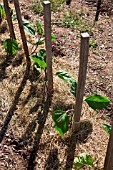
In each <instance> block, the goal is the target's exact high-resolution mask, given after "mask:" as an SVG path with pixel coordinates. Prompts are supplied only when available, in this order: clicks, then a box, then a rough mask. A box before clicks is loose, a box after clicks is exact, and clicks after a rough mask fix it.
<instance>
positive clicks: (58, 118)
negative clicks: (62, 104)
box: [52, 70, 110, 136]
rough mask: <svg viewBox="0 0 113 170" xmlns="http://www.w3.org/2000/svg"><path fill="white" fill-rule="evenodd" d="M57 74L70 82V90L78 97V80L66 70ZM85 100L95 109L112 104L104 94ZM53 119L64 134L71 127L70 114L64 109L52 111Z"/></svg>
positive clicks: (94, 95)
mask: <svg viewBox="0 0 113 170" xmlns="http://www.w3.org/2000/svg"><path fill="white" fill-rule="evenodd" d="M56 75H57V76H58V77H59V78H61V79H62V80H63V81H65V82H66V83H68V84H70V92H71V93H72V94H73V95H74V97H76V89H77V81H76V80H75V78H74V77H73V76H71V75H70V74H69V73H68V72H66V71H65V70H60V71H58V72H57V73H56ZM84 101H85V102H86V103H87V104H88V105H89V107H91V108H92V109H93V110H102V109H103V108H105V107H107V106H108V105H109V104H110V100H109V99H108V98H106V97H104V96H102V95H99V94H93V95H91V96H88V97H85V98H84ZM52 119H53V121H54V123H55V125H54V127H55V129H56V130H57V131H58V132H59V133H60V135H61V136H63V135H64V134H65V133H66V132H67V131H68V129H69V115H66V113H65V112H64V111H62V110H56V111H54V112H53V113H52Z"/></svg>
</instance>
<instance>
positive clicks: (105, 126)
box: [102, 124, 111, 136]
mask: <svg viewBox="0 0 113 170" xmlns="http://www.w3.org/2000/svg"><path fill="white" fill-rule="evenodd" d="M102 128H103V129H104V130H105V131H106V133H107V135H108V136H110V132H111V126H110V125H107V124H102Z"/></svg>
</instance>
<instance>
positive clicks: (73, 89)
mask: <svg viewBox="0 0 113 170" xmlns="http://www.w3.org/2000/svg"><path fill="white" fill-rule="evenodd" d="M76 90H77V82H76V81H75V82H73V83H72V85H71V90H70V92H71V93H72V94H73V95H74V96H75V97H76Z"/></svg>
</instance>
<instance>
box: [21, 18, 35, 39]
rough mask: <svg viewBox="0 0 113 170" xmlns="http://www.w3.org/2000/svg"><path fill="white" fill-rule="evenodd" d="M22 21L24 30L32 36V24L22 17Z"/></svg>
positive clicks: (33, 30)
mask: <svg viewBox="0 0 113 170" xmlns="http://www.w3.org/2000/svg"><path fill="white" fill-rule="evenodd" d="M22 22H23V26H24V30H25V32H26V33H27V34H28V35H30V36H34V35H35V28H34V26H33V25H32V24H31V23H30V22H29V21H28V20H26V19H22Z"/></svg>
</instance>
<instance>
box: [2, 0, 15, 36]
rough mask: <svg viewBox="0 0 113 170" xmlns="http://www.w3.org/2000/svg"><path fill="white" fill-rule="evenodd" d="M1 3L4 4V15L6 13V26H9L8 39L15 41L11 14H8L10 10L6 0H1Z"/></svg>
mask: <svg viewBox="0 0 113 170" xmlns="http://www.w3.org/2000/svg"><path fill="white" fill-rule="evenodd" d="M3 3H4V9H5V13H6V19H7V23H8V26H9V32H10V37H11V38H12V39H16V36H15V33H14V28H13V22H12V18H11V14H10V8H9V4H8V0H3Z"/></svg>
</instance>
